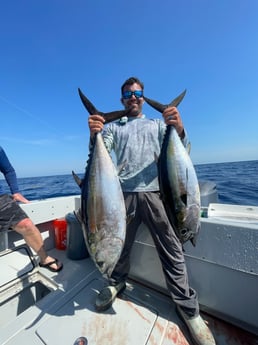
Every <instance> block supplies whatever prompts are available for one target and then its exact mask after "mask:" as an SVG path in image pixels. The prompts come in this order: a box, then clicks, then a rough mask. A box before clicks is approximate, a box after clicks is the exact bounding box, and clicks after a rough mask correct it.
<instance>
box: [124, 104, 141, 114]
mask: <svg viewBox="0 0 258 345" xmlns="http://www.w3.org/2000/svg"><path fill="white" fill-rule="evenodd" d="M127 109H130V112H129V114H128V115H127V116H130V117H136V116H138V115H140V114H141V112H142V109H141V107H139V105H138V104H132V105H130V106H129V107H128V108H127Z"/></svg>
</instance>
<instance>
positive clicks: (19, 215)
mask: <svg viewBox="0 0 258 345" xmlns="http://www.w3.org/2000/svg"><path fill="white" fill-rule="evenodd" d="M25 218H28V216H27V214H26V213H25V212H24V211H23V210H22V209H21V207H20V206H19V204H18V203H17V202H16V201H15V200H14V199H13V198H12V197H11V195H8V194H2V195H0V231H6V230H8V229H11V228H13V227H14V226H15V225H16V224H18V223H19V222H20V221H21V220H23V219H25Z"/></svg>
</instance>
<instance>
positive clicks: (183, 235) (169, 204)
mask: <svg viewBox="0 0 258 345" xmlns="http://www.w3.org/2000/svg"><path fill="white" fill-rule="evenodd" d="M185 93H186V91H184V92H183V93H182V94H180V95H179V96H178V97H177V98H176V99H174V100H173V101H172V102H171V103H170V104H169V105H163V104H161V103H159V102H156V101H154V100H151V99H149V98H146V97H144V98H145V101H146V102H147V103H148V104H149V105H150V106H152V107H153V108H155V109H156V110H158V111H159V112H161V113H163V111H164V110H165V108H166V107H168V106H175V107H176V106H178V105H179V103H180V102H181V101H182V99H183V98H184V96H185ZM158 174H159V184H160V191H161V196H162V200H163V203H164V206H165V209H166V212H167V215H168V218H169V220H170V223H171V224H172V226H173V228H174V229H175V232H176V234H177V236H178V238H179V239H180V241H181V242H182V243H185V242H186V241H188V240H191V242H192V244H193V245H195V244H196V237H197V234H198V232H199V229H200V190H199V183H198V179H197V175H196V172H195V169H194V166H193V163H192V161H191V158H190V156H189V154H188V151H187V149H186V148H185V147H184V145H183V143H182V141H181V139H180V138H179V136H178V133H177V131H176V129H175V128H174V126H172V125H168V126H167V129H166V133H165V136H164V139H163V143H162V147H161V152H160V156H159V157H158Z"/></svg>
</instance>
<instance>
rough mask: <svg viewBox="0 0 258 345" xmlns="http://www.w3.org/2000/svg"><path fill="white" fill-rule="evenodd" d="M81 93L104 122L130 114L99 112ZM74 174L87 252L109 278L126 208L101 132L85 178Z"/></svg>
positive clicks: (122, 236)
mask: <svg viewBox="0 0 258 345" xmlns="http://www.w3.org/2000/svg"><path fill="white" fill-rule="evenodd" d="M79 94H80V97H81V100H82V102H83V104H84V105H85V107H86V109H87V110H88V112H89V113H90V114H100V115H102V116H103V117H104V118H105V120H106V122H105V123H107V122H110V121H113V120H115V119H118V118H120V117H122V116H125V115H126V114H128V110H127V111H117V112H112V113H106V114H105V113H102V112H99V111H98V110H97V109H96V108H95V107H94V106H93V104H92V103H90V101H89V100H88V99H87V98H86V97H85V96H84V95H83V93H82V92H81V91H80V89H79ZM73 174H74V173H73ZM74 177H75V180H76V182H77V183H78V185H79V186H80V188H81V208H80V211H79V213H78V218H79V220H80V222H81V225H82V228H83V233H84V237H85V240H86V245H87V248H88V251H89V253H90V255H91V258H92V259H93V261H94V262H95V264H96V266H97V268H98V269H99V270H100V272H101V273H102V274H103V275H107V276H108V277H110V276H111V274H112V271H113V269H114V267H115V265H116V263H117V261H118V259H119V257H120V255H121V251H122V249H123V246H124V241H125V234H126V210H125V204H124V198H123V193H122V189H121V185H120V181H119V178H118V175H117V171H116V168H115V166H114V164H113V162H112V159H111V157H110V155H109V153H108V152H107V150H106V147H105V145H104V142H103V138H102V134H101V133H97V134H95V136H94V138H93V142H92V146H91V149H90V154H89V160H88V162H87V166H86V170H85V175H84V178H83V179H82V180H80V179H79V178H78V176H77V175H75V174H74Z"/></svg>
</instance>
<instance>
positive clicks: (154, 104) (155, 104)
mask: <svg viewBox="0 0 258 345" xmlns="http://www.w3.org/2000/svg"><path fill="white" fill-rule="evenodd" d="M185 94H186V90H184V91H183V92H182V93H181V94H180V95H179V96H177V97H176V98H175V99H173V101H172V102H170V103H169V104H161V103H159V102H157V101H154V100H153V99H150V98H147V97H145V96H144V99H145V101H146V103H148V104H149V105H150V106H151V107H152V108H154V109H156V110H157V111H159V112H160V113H163V111H164V110H165V109H166V108H167V107H177V106H178V105H179V104H180V103H181V101H182V100H183V98H184V97H185Z"/></svg>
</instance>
